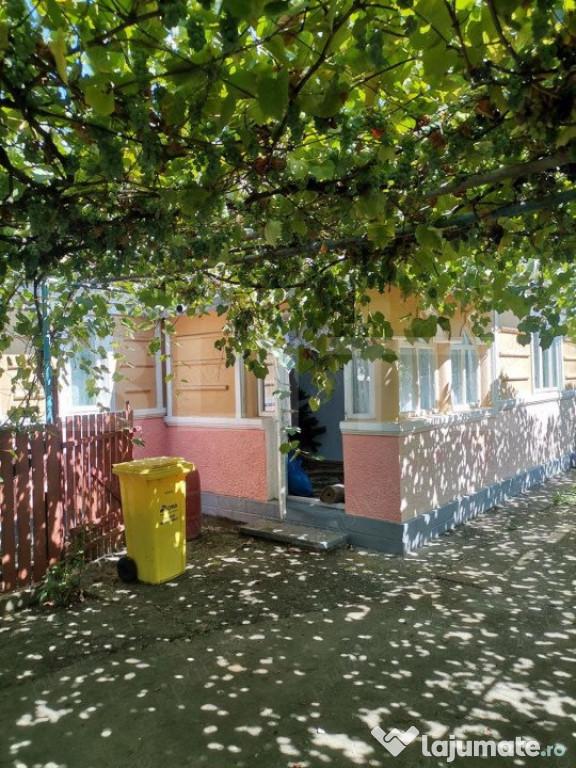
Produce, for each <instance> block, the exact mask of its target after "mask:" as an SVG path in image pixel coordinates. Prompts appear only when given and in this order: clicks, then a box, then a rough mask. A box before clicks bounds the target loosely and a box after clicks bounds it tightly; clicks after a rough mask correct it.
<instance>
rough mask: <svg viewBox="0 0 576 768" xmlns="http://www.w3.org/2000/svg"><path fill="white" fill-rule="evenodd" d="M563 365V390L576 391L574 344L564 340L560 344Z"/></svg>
mask: <svg viewBox="0 0 576 768" xmlns="http://www.w3.org/2000/svg"><path fill="white" fill-rule="evenodd" d="M562 358H563V364H564V388H565V389H576V343H575V342H573V341H568V340H566V339H564V340H563V342H562Z"/></svg>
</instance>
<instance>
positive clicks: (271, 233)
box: [264, 221, 282, 245]
mask: <svg viewBox="0 0 576 768" xmlns="http://www.w3.org/2000/svg"><path fill="white" fill-rule="evenodd" d="M281 235H282V222H281V221H269V222H268V223H267V224H266V226H265V227H264V239H265V240H266V242H267V243H268V245H276V243H277V241H278V240H279V239H280V236H281Z"/></svg>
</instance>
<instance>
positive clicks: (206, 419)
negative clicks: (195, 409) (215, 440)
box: [164, 415, 266, 430]
mask: <svg viewBox="0 0 576 768" xmlns="http://www.w3.org/2000/svg"><path fill="white" fill-rule="evenodd" d="M164 421H165V423H166V426H168V427H203V428H205V429H231V430H237V429H261V430H263V429H266V425H265V423H264V421H265V419H238V418H236V417H235V416H170V415H168V416H166V418H165V419H164Z"/></svg>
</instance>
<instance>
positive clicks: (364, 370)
mask: <svg viewBox="0 0 576 768" xmlns="http://www.w3.org/2000/svg"><path fill="white" fill-rule="evenodd" d="M352 411H353V413H356V414H358V413H370V363H369V361H368V360H362V359H361V358H359V357H353V358H352Z"/></svg>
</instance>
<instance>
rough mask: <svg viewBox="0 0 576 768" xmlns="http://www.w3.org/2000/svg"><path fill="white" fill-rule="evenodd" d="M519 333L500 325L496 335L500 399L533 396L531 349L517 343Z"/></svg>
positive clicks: (514, 329) (512, 328)
mask: <svg viewBox="0 0 576 768" xmlns="http://www.w3.org/2000/svg"><path fill="white" fill-rule="evenodd" d="M518 335H519V331H518V330H517V329H516V328H514V327H506V326H503V325H500V327H499V330H498V333H497V334H496V349H497V353H498V354H497V371H496V377H497V380H498V388H499V395H500V398H501V399H503V400H505V399H507V398H514V397H530V396H531V395H532V394H533V382H532V349H531V346H530V345H528V346H525V347H524V346H522V345H521V344H519V343H518Z"/></svg>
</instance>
